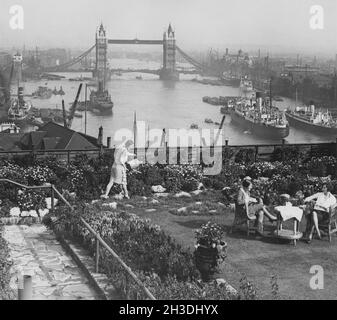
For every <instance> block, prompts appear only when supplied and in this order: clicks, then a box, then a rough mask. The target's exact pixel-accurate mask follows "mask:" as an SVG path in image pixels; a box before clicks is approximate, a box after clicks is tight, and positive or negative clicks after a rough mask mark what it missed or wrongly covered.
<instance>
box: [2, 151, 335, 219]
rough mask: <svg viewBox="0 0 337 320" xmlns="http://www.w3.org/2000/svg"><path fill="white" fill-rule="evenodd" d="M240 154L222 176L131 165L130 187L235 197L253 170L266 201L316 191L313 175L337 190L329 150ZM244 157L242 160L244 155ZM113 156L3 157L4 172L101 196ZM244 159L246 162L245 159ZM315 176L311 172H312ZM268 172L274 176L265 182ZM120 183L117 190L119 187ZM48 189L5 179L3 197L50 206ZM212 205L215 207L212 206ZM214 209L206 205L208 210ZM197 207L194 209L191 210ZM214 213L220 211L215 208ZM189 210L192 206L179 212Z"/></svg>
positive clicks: (86, 196) (82, 195) (80, 195)
mask: <svg viewBox="0 0 337 320" xmlns="http://www.w3.org/2000/svg"><path fill="white" fill-rule="evenodd" d="M241 158H242V157H241V156H240V157H239V158H237V159H238V161H239V162H229V161H227V160H226V159H225V160H224V167H223V170H222V171H221V173H220V174H219V175H217V176H203V175H202V168H201V166H198V165H193V166H192V165H181V166H178V165H159V164H157V165H149V164H142V165H140V166H139V167H138V168H137V169H136V170H128V172H127V175H128V188H129V191H130V195H131V196H134V195H139V196H147V197H148V196H150V195H151V194H152V190H151V187H152V186H154V185H161V186H162V187H163V188H165V189H166V190H167V192H170V193H176V192H179V191H186V192H191V191H194V190H196V189H198V187H199V185H200V183H203V185H204V186H205V187H206V188H208V189H216V190H223V192H224V203H225V204H226V205H228V204H229V203H231V202H233V199H234V196H235V195H236V192H237V190H238V187H239V185H240V182H241V179H242V178H243V177H244V176H247V175H248V176H250V177H252V178H253V179H255V183H254V192H256V193H257V195H259V196H261V197H262V198H263V199H264V200H265V201H266V202H269V203H274V202H275V201H276V199H277V197H278V194H281V193H289V194H291V195H295V194H296V192H298V191H302V192H303V193H304V194H311V193H312V192H314V191H317V189H319V187H320V184H321V183H320V182H317V181H316V182H313V181H311V180H310V179H311V178H310V177H322V176H325V175H330V178H329V179H330V180H329V181H330V182H331V184H332V186H333V192H334V193H337V160H336V158H335V157H331V156H323V157H319V158H318V157H315V158H310V159H307V158H305V159H303V158H302V157H300V156H299V157H298V158H297V159H292V160H289V159H287V158H286V160H285V161H274V162H255V163H246V162H243V159H244V158H242V159H241ZM240 159H241V160H240ZM109 161H110V160H109V159H108V158H104V157H103V158H97V159H89V158H87V157H86V156H83V155H82V156H78V157H77V158H76V159H75V160H74V161H73V162H72V163H71V164H69V165H68V164H64V163H62V162H57V161H56V160H55V159H51V158H47V159H45V160H39V161H36V162H35V164H34V165H32V164H29V165H27V166H23V165H22V163H14V162H9V161H0V165H1V169H0V178H8V179H11V180H14V181H17V182H20V183H23V184H27V185H43V184H44V183H53V184H55V185H56V187H57V189H58V190H60V191H63V192H66V191H67V192H70V193H74V194H76V197H77V199H79V200H93V199H97V198H99V196H100V195H101V194H102V193H103V190H104V189H105V187H106V184H107V182H108V180H109V177H110V165H111V163H110V162H109ZM240 161H241V162H240ZM308 176H309V177H308ZM262 178H268V181H267V182H265V181H264V182H262ZM119 192H120V188H118V187H117V186H114V188H113V189H112V191H111V193H112V194H114V193H119ZM45 197H46V193H43V192H40V191H24V190H23V192H22V193H18V190H17V189H15V188H14V187H13V186H11V185H8V184H7V185H6V184H3V183H2V184H0V200H3V201H4V200H8V201H11V202H14V203H19V204H20V209H21V210H36V209H44V203H43V201H42V199H43V198H45ZM211 210H212V209H211ZM211 210H207V209H206V208H205V210H201V211H202V213H207V211H208V212H210V211H211ZM192 211H195V212H196V211H198V210H197V209H196V210H194V209H191V210H190V209H188V210H187V214H191V212H192ZM210 213H211V214H213V213H214V212H210ZM175 214H186V212H175Z"/></svg>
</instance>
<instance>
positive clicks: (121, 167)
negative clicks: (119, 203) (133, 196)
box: [101, 140, 136, 199]
mask: <svg viewBox="0 0 337 320" xmlns="http://www.w3.org/2000/svg"><path fill="white" fill-rule="evenodd" d="M132 145H133V141H132V140H127V141H126V142H123V143H122V144H121V145H119V146H118V147H117V148H116V150H115V156H114V157H115V160H114V163H113V165H112V167H111V176H110V181H109V183H108V185H107V187H106V190H105V194H103V195H102V196H101V198H104V199H108V198H109V193H110V190H111V188H112V186H113V185H114V184H115V183H116V184H119V185H121V186H122V189H123V193H124V197H125V198H127V199H129V198H130V197H129V194H128V188H127V178H126V166H125V163H126V162H127V161H128V157H135V156H136V155H135V154H134V153H130V152H129V150H128V149H129V148H130V147H131V146H132Z"/></svg>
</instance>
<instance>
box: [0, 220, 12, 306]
mask: <svg viewBox="0 0 337 320" xmlns="http://www.w3.org/2000/svg"><path fill="white" fill-rule="evenodd" d="M11 265H12V263H11V262H10V261H9V250H8V246H7V243H6V241H5V240H4V239H3V238H2V227H1V226H0V300H12V299H13V298H14V292H13V291H12V290H11V289H10V287H9V282H10V267H11Z"/></svg>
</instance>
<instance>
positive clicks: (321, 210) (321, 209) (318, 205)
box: [304, 183, 337, 243]
mask: <svg viewBox="0 0 337 320" xmlns="http://www.w3.org/2000/svg"><path fill="white" fill-rule="evenodd" d="M329 187H330V186H329V185H328V184H326V183H324V184H323V185H322V192H318V193H315V194H314V195H312V196H310V197H307V198H305V199H304V203H307V204H309V203H310V202H312V201H314V202H313V203H312V205H311V206H310V205H309V206H307V208H306V211H308V213H307V215H306V218H307V232H309V235H308V240H307V242H308V243H310V242H311V240H312V237H313V232H314V229H316V231H317V236H318V238H319V239H320V238H321V232H320V230H319V225H318V222H319V221H323V222H325V221H328V219H329V211H330V210H331V208H333V207H334V206H336V202H337V200H336V198H335V196H334V195H333V194H332V193H331V192H330V190H329V189H330V188H329ZM310 218H311V219H310ZM312 224H313V226H312ZM310 229H311V230H310Z"/></svg>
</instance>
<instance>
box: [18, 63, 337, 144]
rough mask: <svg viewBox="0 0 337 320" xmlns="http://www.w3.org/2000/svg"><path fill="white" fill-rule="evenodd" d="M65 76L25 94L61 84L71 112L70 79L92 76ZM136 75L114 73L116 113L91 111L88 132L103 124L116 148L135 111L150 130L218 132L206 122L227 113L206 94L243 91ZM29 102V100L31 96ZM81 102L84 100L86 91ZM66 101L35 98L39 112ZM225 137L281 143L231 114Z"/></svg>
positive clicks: (292, 139) (297, 138)
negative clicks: (247, 128) (207, 100)
mask: <svg viewBox="0 0 337 320" xmlns="http://www.w3.org/2000/svg"><path fill="white" fill-rule="evenodd" d="M110 67H111V68H135V69H140V68H148V69H159V68H160V64H159V63H156V62H148V61H139V60H133V59H113V60H111V61H110ZM59 75H63V76H65V77H66V78H65V79H62V80H60V81H45V80H43V81H29V82H26V83H25V93H26V94H31V93H32V92H33V91H35V90H36V88H37V87H38V86H40V85H41V86H48V87H49V88H51V89H54V87H56V88H57V89H59V88H60V86H62V87H63V90H64V91H65V93H66V94H65V96H63V99H64V100H65V104H66V108H69V106H70V104H71V103H72V102H73V100H74V99H75V96H76V92H77V89H78V86H79V83H80V82H74V81H69V78H75V77H79V76H81V75H82V76H83V77H91V74H89V73H88V74H86V73H62V74H61V73H59ZM139 75H140V74H137V73H126V74H123V75H122V76H118V75H113V77H112V79H111V81H110V82H109V83H108V90H109V92H110V94H111V96H112V100H113V102H114V108H113V114H112V115H105V116H100V115H97V114H93V113H91V112H88V115H87V117H88V120H87V133H88V134H89V135H92V136H97V135H98V128H99V127H100V126H103V132H104V139H105V140H106V137H109V136H110V137H112V142H113V144H114V142H116V141H115V139H114V137H115V133H116V132H117V131H118V130H120V129H129V130H132V128H133V118H134V112H136V114H137V120H138V121H144V122H145V123H146V128H148V126H149V127H150V128H151V129H160V130H162V129H163V128H166V129H174V128H185V129H189V127H190V125H191V124H192V123H195V124H197V125H198V126H199V128H213V129H215V128H217V126H216V125H214V124H206V123H205V122H204V120H205V118H210V119H212V120H213V121H215V122H221V119H222V115H221V113H220V107H219V106H213V105H209V104H206V103H204V102H203V101H202V97H203V96H217V97H218V96H237V95H239V89H238V88H233V87H228V86H212V85H204V84H200V83H197V82H194V81H191V80H192V79H193V78H195V77H196V76H195V75H180V81H178V82H173V83H172V82H165V81H160V80H159V77H158V76H156V75H150V74H142V75H141V76H142V80H139V79H136V76H139ZM27 99H28V100H29V99H30V98H27ZM80 100H84V87H83V89H82V93H81V98H80ZM61 101H62V97H60V96H52V98H50V99H47V100H42V99H32V100H31V102H32V103H33V105H34V106H35V107H37V108H61V105H62V104H61ZM275 104H276V105H277V106H278V107H280V109H283V108H285V107H288V106H289V105H294V101H291V100H289V99H286V98H284V100H283V101H282V102H275ZM81 114H82V115H83V117H82V118H75V119H74V121H73V124H72V129H74V130H76V131H81V132H84V129H85V124H84V112H82V113H81ZM223 131H224V138H225V139H228V140H229V144H230V145H244V144H259V143H275V142H276V143H279V142H280V141H275V140H270V139H268V137H265V138H263V137H256V136H254V135H251V134H249V133H247V132H244V130H243V129H242V128H240V127H236V126H235V125H233V124H231V123H230V116H226V120H225V124H224V129H223ZM327 140H330V141H335V137H331V139H329V138H326V137H320V136H317V135H314V134H311V133H310V132H305V131H302V130H297V129H295V128H292V127H291V129H290V134H289V136H288V137H287V138H286V142H288V143H300V142H301V143H302V142H304V143H305V142H323V141H327Z"/></svg>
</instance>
